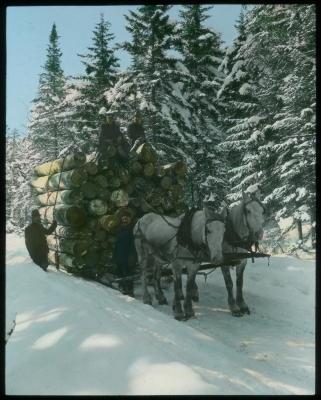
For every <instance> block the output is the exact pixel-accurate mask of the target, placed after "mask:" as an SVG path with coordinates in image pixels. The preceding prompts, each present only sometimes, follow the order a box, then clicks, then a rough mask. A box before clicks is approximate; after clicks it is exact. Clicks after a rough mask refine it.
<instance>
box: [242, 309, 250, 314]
mask: <svg viewBox="0 0 321 400" xmlns="http://www.w3.org/2000/svg"><path fill="white" fill-rule="evenodd" d="M241 313H242V314H248V315H250V314H251V312H250V310H249V308H241Z"/></svg>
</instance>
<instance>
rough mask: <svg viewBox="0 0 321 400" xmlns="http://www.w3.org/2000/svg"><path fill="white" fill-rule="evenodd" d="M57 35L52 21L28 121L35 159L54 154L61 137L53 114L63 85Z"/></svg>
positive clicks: (61, 95)
mask: <svg viewBox="0 0 321 400" xmlns="http://www.w3.org/2000/svg"><path fill="white" fill-rule="evenodd" d="M58 38H59V36H58V34H57V29H56V25H55V24H53V26H52V30H51V33H50V36H49V45H48V48H47V58H46V62H45V65H44V67H43V69H44V72H43V73H41V74H40V79H39V88H38V95H37V97H36V98H35V99H34V100H33V103H34V105H33V108H32V110H31V119H30V122H29V125H28V131H29V135H30V138H31V140H32V142H33V145H34V148H35V150H36V151H37V152H38V159H39V161H45V160H50V159H54V158H57V156H58V153H59V151H60V149H61V139H62V137H63V127H62V125H61V123H60V121H59V119H58V117H57V108H58V107H59V105H60V103H61V101H62V99H63V98H64V85H65V78H64V74H63V70H62V68H61V56H62V53H61V51H60V48H59V44H58Z"/></svg>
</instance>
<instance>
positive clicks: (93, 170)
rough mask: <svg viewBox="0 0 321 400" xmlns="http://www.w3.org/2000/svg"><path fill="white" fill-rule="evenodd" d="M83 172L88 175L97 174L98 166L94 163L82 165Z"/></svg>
mask: <svg viewBox="0 0 321 400" xmlns="http://www.w3.org/2000/svg"><path fill="white" fill-rule="evenodd" d="M84 170H85V171H86V173H87V174H88V175H96V174H97V173H98V165H97V164H96V163H95V162H94V161H89V162H87V163H86V164H85V165H84Z"/></svg>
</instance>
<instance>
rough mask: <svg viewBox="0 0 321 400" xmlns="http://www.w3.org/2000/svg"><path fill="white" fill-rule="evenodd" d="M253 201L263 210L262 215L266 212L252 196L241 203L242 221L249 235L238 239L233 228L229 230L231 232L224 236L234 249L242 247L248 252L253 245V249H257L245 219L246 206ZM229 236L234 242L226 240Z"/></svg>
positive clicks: (262, 205)
mask: <svg viewBox="0 0 321 400" xmlns="http://www.w3.org/2000/svg"><path fill="white" fill-rule="evenodd" d="M253 201H255V202H257V203H258V204H259V205H260V206H261V207H262V208H263V213H265V212H266V208H265V206H264V204H263V203H262V202H261V201H260V200H259V199H258V198H257V197H256V196H255V195H253V194H250V199H249V200H248V201H244V202H243V207H242V210H243V215H244V219H245V222H246V227H247V229H248V231H249V235H248V237H247V239H242V238H240V237H239V235H238V234H237V233H236V232H235V231H234V229H233V228H230V229H231V231H228V230H227V233H226V235H225V238H226V242H228V243H229V244H230V245H232V246H235V247H242V248H244V249H246V250H249V251H252V249H251V247H252V245H253V244H255V249H258V242H257V241H256V240H254V234H253V231H252V229H251V227H250V224H249V221H248V218H247V209H246V206H247V205H248V204H250V203H252V202H253ZM231 234H232V236H234V237H235V240H233V239H229V238H228V235H230V236H231Z"/></svg>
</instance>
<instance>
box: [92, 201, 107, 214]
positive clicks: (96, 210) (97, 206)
mask: <svg viewBox="0 0 321 400" xmlns="http://www.w3.org/2000/svg"><path fill="white" fill-rule="evenodd" d="M88 210H89V212H90V214H91V215H97V216H101V215H104V214H106V212H107V210H108V205H107V203H106V202H105V201H103V200H100V199H94V200H91V201H90V202H89V206H88Z"/></svg>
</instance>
